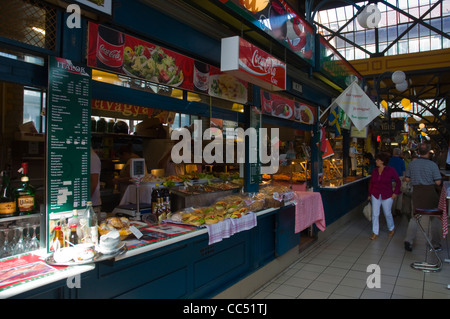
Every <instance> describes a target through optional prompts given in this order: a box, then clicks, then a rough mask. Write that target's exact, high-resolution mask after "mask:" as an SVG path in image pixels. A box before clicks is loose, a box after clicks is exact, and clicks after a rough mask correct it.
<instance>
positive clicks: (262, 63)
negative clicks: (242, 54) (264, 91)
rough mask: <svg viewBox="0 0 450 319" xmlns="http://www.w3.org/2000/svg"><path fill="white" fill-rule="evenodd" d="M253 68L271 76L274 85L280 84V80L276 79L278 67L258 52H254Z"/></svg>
mask: <svg viewBox="0 0 450 319" xmlns="http://www.w3.org/2000/svg"><path fill="white" fill-rule="evenodd" d="M251 62H252V66H253V67H255V68H257V69H259V70H261V71H263V72H264V74H269V75H270V76H271V82H272V83H273V84H278V80H277V79H276V78H275V76H276V74H277V66H278V65H275V64H274V63H273V62H274V61H273V59H271V58H265V57H263V56H262V55H261V54H259V52H258V50H255V51H254V52H253V56H252V61H251Z"/></svg>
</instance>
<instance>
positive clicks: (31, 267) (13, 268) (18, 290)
mask: <svg viewBox="0 0 450 319" xmlns="http://www.w3.org/2000/svg"><path fill="white" fill-rule="evenodd" d="M46 255H47V253H46V251H45V249H41V250H37V251H33V252H29V253H25V254H21V255H17V256H13V257H8V258H3V259H0V299H6V298H12V297H14V296H17V295H20V294H22V293H25V292H28V291H30V290H33V289H36V288H40V287H44V286H48V285H51V284H53V283H56V282H58V281H61V280H66V281H67V284H68V285H69V284H73V285H76V284H77V279H76V277H77V276H79V275H81V274H83V273H86V272H89V271H91V270H93V269H95V264H84V265H77V266H65V267H55V266H52V265H49V264H47V263H45V261H44V259H45V257H46ZM78 282H79V281H78Z"/></svg>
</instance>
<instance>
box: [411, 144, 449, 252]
mask: <svg viewBox="0 0 450 319" xmlns="http://www.w3.org/2000/svg"><path fill="white" fill-rule="evenodd" d="M430 150H431V147H430V145H429V144H425V143H422V144H420V145H419V147H418V153H419V158H417V159H415V160H414V161H412V162H411V163H409V165H408V167H407V168H406V173H405V180H406V181H411V184H412V187H413V191H412V206H413V207H412V210H411V213H413V212H414V211H415V209H416V208H424V209H431V208H437V207H438V204H439V192H438V189H437V188H438V187H439V186H440V185H441V179H442V177H441V173H440V172H439V167H438V166H437V164H436V163H435V162H433V161H431V160H430ZM411 217H412V215H411ZM430 224H431V243H432V244H433V247H434V248H435V249H437V250H439V249H440V247H441V244H440V241H441V240H440V237H441V236H440V231H441V227H440V221H439V218H438V217H430ZM416 232H417V223H416V221H415V220H414V218H410V220H409V223H408V229H407V231H406V237H405V242H404V245H405V250H407V251H412V247H413V243H414V239H415V237H416Z"/></svg>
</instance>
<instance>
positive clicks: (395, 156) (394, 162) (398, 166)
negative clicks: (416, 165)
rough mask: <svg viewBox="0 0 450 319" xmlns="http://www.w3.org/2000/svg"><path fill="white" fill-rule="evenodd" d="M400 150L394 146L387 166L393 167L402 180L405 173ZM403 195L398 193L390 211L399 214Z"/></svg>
mask: <svg viewBox="0 0 450 319" xmlns="http://www.w3.org/2000/svg"><path fill="white" fill-rule="evenodd" d="M401 154H402V151H401V149H400V148H398V147H396V148H394V149H393V150H392V157H391V158H390V159H389V163H388V166H390V167H393V168H395V171H396V172H397V174H398V177H399V178H400V180H401V181H402V182H403V178H404V174H405V170H406V168H405V161H404V160H403V158H401V156H400V155H401ZM402 201H403V195H402V193H400V194H399V195H398V196H397V197H396V198H395V200H394V203H393V204H392V213H393V214H394V216H395V215H400V214H401V210H402Z"/></svg>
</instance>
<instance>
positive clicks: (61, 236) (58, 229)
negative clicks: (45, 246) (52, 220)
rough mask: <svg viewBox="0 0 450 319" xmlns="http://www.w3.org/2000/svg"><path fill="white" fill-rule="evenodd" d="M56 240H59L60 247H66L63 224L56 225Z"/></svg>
mask: <svg viewBox="0 0 450 319" xmlns="http://www.w3.org/2000/svg"><path fill="white" fill-rule="evenodd" d="M55 241H58V242H59V247H60V248H63V247H64V234H63V232H62V230H61V226H55Z"/></svg>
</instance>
